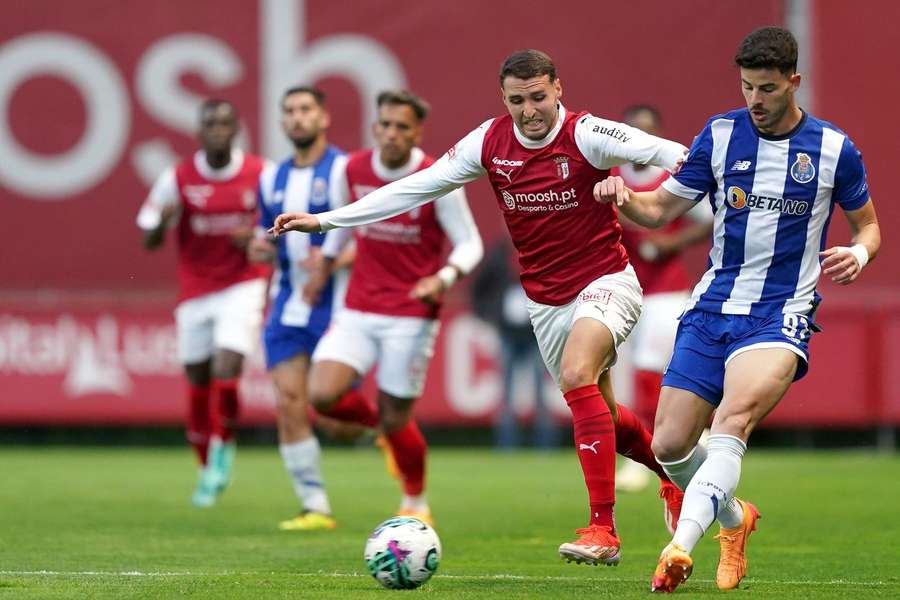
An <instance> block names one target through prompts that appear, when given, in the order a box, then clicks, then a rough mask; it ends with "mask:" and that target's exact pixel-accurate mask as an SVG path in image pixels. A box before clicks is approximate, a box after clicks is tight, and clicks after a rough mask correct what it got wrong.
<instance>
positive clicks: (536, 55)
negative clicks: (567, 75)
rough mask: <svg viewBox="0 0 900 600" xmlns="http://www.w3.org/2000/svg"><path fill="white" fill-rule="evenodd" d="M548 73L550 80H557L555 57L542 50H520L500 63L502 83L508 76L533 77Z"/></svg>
mask: <svg viewBox="0 0 900 600" xmlns="http://www.w3.org/2000/svg"><path fill="white" fill-rule="evenodd" d="M541 75H547V76H549V77H550V81H551V82H553V81H556V65H554V64H553V59H551V58H550V57H549V56H547V55H546V54H545V53H543V52H541V51H540V50H530V49H529V50H518V51H516V52H513V53H512V54H510V55H509V56H507V57H506V60H504V61H503V64H502V65H500V85H503V80H504V79H506V78H507V77H510V76H512V77H516V78H518V79H531V78H532V77H540V76H541Z"/></svg>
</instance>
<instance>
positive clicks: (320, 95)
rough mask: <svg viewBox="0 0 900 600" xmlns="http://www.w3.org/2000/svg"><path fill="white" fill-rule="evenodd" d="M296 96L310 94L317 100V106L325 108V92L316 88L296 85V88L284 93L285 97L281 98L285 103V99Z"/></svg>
mask: <svg viewBox="0 0 900 600" xmlns="http://www.w3.org/2000/svg"><path fill="white" fill-rule="evenodd" d="M294 94H309V95H310V96H312V97H313V98H315V99H316V104H318V105H319V106H321V107H323V108H324V107H325V92H323V91H322V90H320V89H319V88H317V87H315V86H312V85H295V86H294V87H291V88H288V89H287V90H286V91H285V92H284V95H282V96H281V101H282V102H284V100H285V98H287V97H288V96H293V95H294Z"/></svg>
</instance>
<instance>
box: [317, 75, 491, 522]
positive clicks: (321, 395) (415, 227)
mask: <svg viewBox="0 0 900 600" xmlns="http://www.w3.org/2000/svg"><path fill="white" fill-rule="evenodd" d="M377 104H378V120H377V121H376V122H375V124H374V127H373V133H374V135H375V140H376V142H377V148H375V149H373V150H365V151H361V152H356V153H355V154H353V155H352V156H351V157H350V159H349V161H348V162H347V166H346V170H345V172H344V179H345V184H346V191H347V193H348V194H349V200H350V201H351V202H356V201H357V200H359V199H360V198H362V197H363V196H365V195H366V194H367V193H369V192H371V191H372V190H374V189H378V188H380V187H383V186H385V185H387V184H388V183H390V182H392V181H396V180H398V179H401V178H402V177H405V176H406V175H409V174H411V173H415V172H418V171H421V170H422V169H426V168H428V167H429V166H431V165H432V164H433V163H434V159H433V158H431V157H430V156H427V155H426V154H425V153H424V152H422V150H421V149H419V147H418V144H419V142H420V141H421V138H422V131H423V122H424V120H425V118H426V116H427V115H428V105H427V104H426V103H425V102H424V101H423V100H421V99H420V98H418V97H417V96H415V95H414V94H411V93H409V92H406V91H399V90H388V91H385V92H382V93H381V94H379V96H378V99H377ZM434 198H437V199H436V200H435V201H434V202H433V203H430V204H425V205H423V206H420V207H416V208H414V209H412V210H411V211H409V212H406V213H403V214H399V215H396V216H394V217H391V218H389V219H387V220H384V221H382V222H377V223H372V224H371V225H366V226H363V227H359V228H357V229H356V230H355V231H354V233H355V236H354V237H355V242H356V259H355V262H354V264H353V272H352V274H351V276H350V282H349V284H348V288H347V296H346V300H345V308H344V309H343V310H341V311H339V312H338V313H337V315H336V316H335V317H334V320H333V321H332V323H331V326H330V327H329V328H328V331H327V332H326V333H325V336H324V337H323V338H322V340H321V341H320V342H319V345H318V346H317V347H316V350H315V352H314V354H313V357H312V361H313V365H312V371H311V373H310V384H309V395H310V401H311V402H312V404H313V405H314V406H315V407H316V408H317V409H318V410H319V411H320V412H322V413H323V414H326V415H329V416H331V417H336V418H341V419H345V420H349V421H354V422H358V423H361V424H363V425H367V426H370V427H374V426H378V427H379V428H380V429H381V431H382V432H383V434H384V436H385V438H386V441H387V443H388V444H389V446H390V449H391V451H392V453H393V456H394V459H395V461H396V464H397V468H398V471H399V474H400V478H401V480H402V484H403V492H404V494H403V499H402V500H401V503H400V510H399V511H398V514H400V515H411V516H416V517H418V518H420V519H423V520H425V521H427V522H431V510H430V508H429V506H428V503H427V501H426V499H425V494H424V489H425V455H426V444H425V438H424V437H423V436H422V433H421V432H420V431H419V428H418V426H417V425H416V422H415V421H414V420H413V419H412V408H413V404H414V402H415V401H416V399H417V398H418V397H419V396H420V395H421V394H422V388H423V387H424V384H425V372H426V370H427V368H428V363H429V361H430V359H431V356H432V354H433V351H434V341H435V338H436V337H437V333H438V327H439V325H440V323H439V321H438V313H439V310H440V306H441V300H442V297H443V295H444V293H445V292H446V290H447V289H448V288H449V287H450V286H451V285H453V283H454V282H455V281H456V279H457V278H458V277H459V276H461V275H465V274H466V273H469V272H470V271H471V270H472V269H473V268H474V267H475V266H476V265H477V264H478V262H479V261H480V260H481V257H482V255H483V247H482V243H481V237H480V236H479V234H478V229H477V228H476V227H475V222H474V220H473V219H472V214H471V212H470V211H469V206H468V204H467V203H466V197H465V194H464V193H463V190H462V189H457V190H453V191H450V192H449V193H447V194H446V195H440V194H438V195H437V196H435V197H434ZM339 231H341V232H347V233H349V230H346V229H345V230H339ZM335 233H337V232H335ZM342 237H343V239H344V240H346V238H347V236H346V235H345V236H342ZM448 239H449V240H450V243H451V245H452V250H451V251H450V255H449V256H448V257H447V261H446V264H445V263H444V261H443V256H444V246H445V241H446V240H448ZM341 245H342V239H341V237H336V236H333V237H330V238H328V239H326V241H325V245H324V246H323V249H322V252H323V255H325V256H326V257H330V260H332V261H333V259H334V257H336V256H337V255H338V253H339V252H340V251H341ZM326 268H327V267H326ZM376 362H378V373H377V375H376V380H377V383H378V414H377V420H376V421H372V420H370V419H371V417H370V415H371V412H370V411H368V410H367V409H366V408H365V399H363V398H362V397H361V396H359V394H358V393H357V394H354V393H353V392H352V388H353V386H354V384H355V383H356V382H357V381H358V380H359V379H360V378H361V377H363V376H364V375H365V374H366V373H367V372H368V371H370V370H371V369H372V367H373V366H374V364H375V363H376Z"/></svg>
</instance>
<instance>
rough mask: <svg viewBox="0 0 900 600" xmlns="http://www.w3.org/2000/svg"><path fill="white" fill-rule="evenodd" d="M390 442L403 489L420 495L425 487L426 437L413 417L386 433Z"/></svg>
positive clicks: (409, 493)
mask: <svg viewBox="0 0 900 600" xmlns="http://www.w3.org/2000/svg"><path fill="white" fill-rule="evenodd" d="M385 437H386V438H387V441H388V444H390V445H391V451H392V452H393V453H394V460H395V461H397V469H399V470H400V478H401V479H402V480H403V491H404V493H406V494H407V495H409V496H418V495H420V494H421V493H422V491H423V490H424V489H425V452H426V445H425V437H424V436H423V435H422V432H421V431H419V426H418V425H416V422H415V421H413V420H412V419H410V420H409V422H408V423H407V424H406V425H405V426H403V427H402V428H400V429H398V430H397V431H394V432H392V433H386V434H385Z"/></svg>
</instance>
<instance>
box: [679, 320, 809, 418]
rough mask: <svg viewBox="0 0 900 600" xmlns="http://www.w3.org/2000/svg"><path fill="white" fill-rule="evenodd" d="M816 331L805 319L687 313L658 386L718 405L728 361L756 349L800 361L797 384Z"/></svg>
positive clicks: (803, 370) (806, 367) (807, 361)
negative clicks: (784, 353)
mask: <svg viewBox="0 0 900 600" xmlns="http://www.w3.org/2000/svg"><path fill="white" fill-rule="evenodd" d="M815 330H817V328H816V327H815V325H814V324H812V323H811V322H810V320H809V317H807V316H806V315H796V314H784V315H780V314H779V315H773V316H771V317H753V316H749V315H723V314H718V313H710V312H706V311H702V310H689V311H688V312H686V313H685V314H684V315H682V317H681V323H679V325H678V334H677V335H676V336H675V348H674V349H673V351H672V359H671V360H670V361H669V366H668V367H666V372H665V374H664V375H663V381H662V384H663V385H667V386H669V387H674V388H680V389H683V390H688V391H689V392H693V393H695V394H697V395H698V396H700V397H701V398H703V399H704V400H706V401H707V402H709V403H710V404H712V405H713V406H718V405H719V402H721V401H722V390H723V388H724V384H725V367H726V365H727V364H728V361H729V360H731V359H732V358H734V357H735V356H736V355H738V354H740V353H741V352H745V351H747V350H755V349H759V348H784V349H786V350H790V351H792V352H794V353H795V354H796V355H797V356H798V357H799V358H800V361H799V362H798V364H797V373H796V374H795V375H794V381H797V380H798V379H800V378H801V377H803V376H804V375H806V372H807V371H808V370H809V338H810V336H811V335H812V332H813V331H815Z"/></svg>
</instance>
